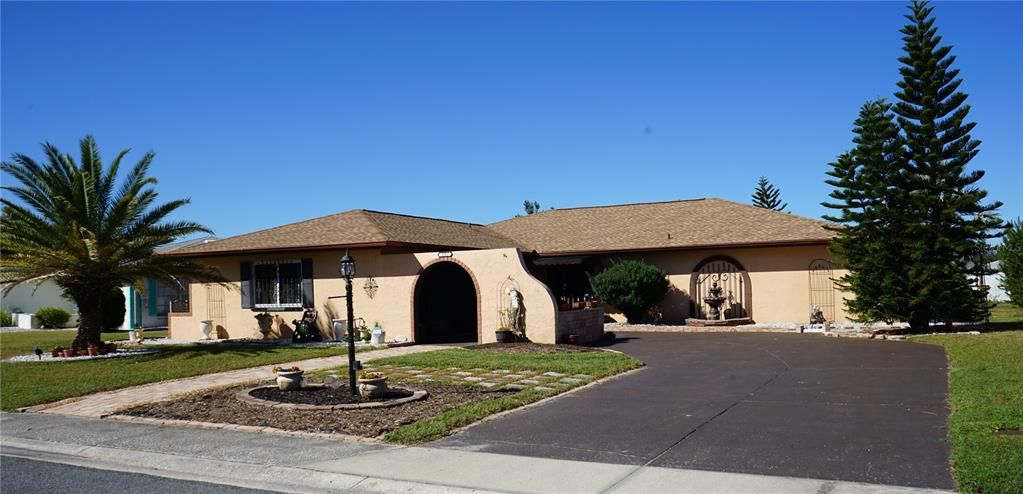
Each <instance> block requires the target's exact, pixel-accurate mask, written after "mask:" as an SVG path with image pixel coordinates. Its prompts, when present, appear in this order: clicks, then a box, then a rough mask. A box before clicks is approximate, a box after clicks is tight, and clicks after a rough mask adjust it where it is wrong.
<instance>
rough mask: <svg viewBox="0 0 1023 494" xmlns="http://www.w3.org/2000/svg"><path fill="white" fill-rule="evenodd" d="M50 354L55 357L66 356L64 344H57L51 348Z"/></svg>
mask: <svg viewBox="0 0 1023 494" xmlns="http://www.w3.org/2000/svg"><path fill="white" fill-rule="evenodd" d="M50 356H51V357H53V358H57V357H63V356H64V347H62V346H55V347H53V350H50Z"/></svg>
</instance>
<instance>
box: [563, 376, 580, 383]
mask: <svg viewBox="0 0 1023 494" xmlns="http://www.w3.org/2000/svg"><path fill="white" fill-rule="evenodd" d="M561 382H563V383H565V384H579V383H581V382H583V380H582V379H576V378H574V377H563V378H561Z"/></svg>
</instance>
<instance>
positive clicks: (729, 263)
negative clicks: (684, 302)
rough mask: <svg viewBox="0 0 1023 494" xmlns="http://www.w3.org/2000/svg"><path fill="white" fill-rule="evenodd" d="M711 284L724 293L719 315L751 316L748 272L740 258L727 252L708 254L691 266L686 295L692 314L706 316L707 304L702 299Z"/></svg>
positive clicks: (708, 309)
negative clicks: (715, 254)
mask: <svg viewBox="0 0 1023 494" xmlns="http://www.w3.org/2000/svg"><path fill="white" fill-rule="evenodd" d="M714 285H717V286H718V288H720V289H721V295H722V296H723V297H725V303H724V304H723V305H722V306H721V316H720V317H721V318H722V319H724V320H729V319H752V318H753V287H752V285H751V283H750V278H749V273H748V272H746V268H744V267H743V266H742V264H739V261H736V260H735V259H733V258H731V257H728V256H711V257H708V258H706V259H704V260H702V261H700V263H699V264H697V265H696V267H695V268H693V273H692V275H690V277H689V297H690V300H691V304H692V314H693V316H694V317H696V318H699V319H706V318H707V317H708V315H709V314H710V312H711V310H710V307H709V306H708V305H707V303H706V302H705V301H704V300H705V298H706V297H707V296H708V295H710V289H711V288H712V287H713V286H714Z"/></svg>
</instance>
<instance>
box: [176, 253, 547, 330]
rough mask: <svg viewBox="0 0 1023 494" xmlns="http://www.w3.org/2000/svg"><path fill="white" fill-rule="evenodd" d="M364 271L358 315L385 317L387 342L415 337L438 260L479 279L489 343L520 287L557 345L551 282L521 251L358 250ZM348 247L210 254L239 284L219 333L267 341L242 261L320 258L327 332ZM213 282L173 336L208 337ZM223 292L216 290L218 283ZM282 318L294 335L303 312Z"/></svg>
mask: <svg viewBox="0 0 1023 494" xmlns="http://www.w3.org/2000/svg"><path fill="white" fill-rule="evenodd" d="M351 254H352V257H354V258H355V259H356V263H357V269H358V273H357V276H356V278H355V279H354V280H353V283H352V288H353V296H352V302H353V304H354V307H355V317H356V318H360V317H361V318H363V319H365V321H366V324H367V325H368V326H370V327H372V326H373V324H374V322H379V323H380V325H381V326H382V327H383V329H384V330H385V331H386V332H387V335H386V336H387V339H388V340H389V341H390V340H393V339H394V337H396V336H399V335H400V336H404V337H405V338H407V339H409V340H412V339H413V337H414V335H413V330H412V324H413V312H412V298H413V290H414V283H415V281H416V279H417V277H418V276H419V273H420V272H421V271H422V269H424V268H425V267H427V266H429V265H430V264H431V263H434V262H457V263H458V264H460V265H462V266H463V267H464V268H465V269H466V270H467V271H468V272H469V273H470V274H471V275H472V277H473V279H474V281H475V283H476V285H477V289H478V291H479V297H478V298H479V300H478V304H479V320H480V332H481V341H483V342H492V341H495V335H494V330H495V329H496V328H497V325H498V318H499V316H498V311H499V310H500V309H501V308H502V307H506V306H507V301H506V297H507V295H506V294H504V293H503V292H504V291H505V290H506V289H507V288H508V287H509V286H512V285H514V286H515V287H516V289H517V290H518V291H519V292H520V293H521V294H522V303H523V306H524V307H525V318H526V321H525V325H526V334H527V336H528V337H529V338H530V339H532V340H533V341H536V342H541V343H554V338H555V325H556V324H557V323H556V321H557V317H556V316H557V314H556V311H557V306H556V305H555V303H554V298H553V296H552V295H551V293H550V291H549V290H548V289H547V287H546V285H544V284H543V283H540V282H539V281H537V280H536V279H535V278H533V277H532V275H530V274H529V273H528V272H527V271H526V269H525V267H524V265H523V263H522V257H521V255H520V254H519V252H518V251H517V250H516V249H489V250H470V251H455V252H452V256H451V257H450V258H440V257H439V254H438V253H437V252H423V253H414V254H413V253H400V254H384V253H382V252H381V251H379V250H369V249H362V250H353V251H352V252H351ZM342 255H344V252H343V251H318V252H293V253H286V254H266V255H251V256H230V257H220V258H202V259H199V260H200V261H202V262H205V263H208V264H210V265H213V266H216V267H218V268H219V269H220V270H221V272H222V273H223V274H224V276H226V277H227V278H228V279H229V280H231V283H229V286H230V289H229V290H226V291H225V292H224V317H223V319H222V320H220V321H217V325H218V326H220V328H219V336H221V337H229V338H260V337H261V336H262V335H261V334H260V333H259V326H258V324H257V323H256V319H255V318H254V316H255V315H256V314H258V313H260V311H258V310H253V309H243V308H242V307H241V292H240V281H239V280H240V274H239V270H240V266H241V262H243V261H269V260H284V259H303V258H310V259H312V260H313V296H314V303H315V306H316V309H317V310H318V311H319V321H320V327H321V330H323V331H325V332H326V334H330V319H332V318H344V317H345V300H344V299H343V298H338V299H333V300H331V299H329V298H328V297H332V296H339V295H343V294H344V280H343V279H342V278H341V277H340V275H339V274H338V272H337V266H338V260H339V259H340V258H341V256H342ZM369 276H373V278H374V280H375V281H376V284H377V291H376V294H375V295H374V297H372V298H370V296H369V295H368V294H367V292H366V290H365V284H366V281H367V279H368V277H369ZM210 287H212V286H211V285H204V284H198V283H196V284H192V285H191V313H190V314H188V315H179V314H172V315H171V317H170V318H169V320H170V323H169V325H170V329H171V337H172V338H183V339H196V338H199V337H200V336H201V333H200V331H199V321H202V320H205V319H209V318H210V317H209V316H210V313H211V312H210V310H209V309H210V304H209V303H208V297H207V290H208V289H209V288H210ZM213 289H214V290H216V288H213ZM271 314H273V315H274V316H275V331H274V336H280V335H281V334H283V335H284V336H288V335H289V333H290V330H291V327H292V324H291V321H292V320H293V319H298V318H299V317H301V312H300V311H280V312H271Z"/></svg>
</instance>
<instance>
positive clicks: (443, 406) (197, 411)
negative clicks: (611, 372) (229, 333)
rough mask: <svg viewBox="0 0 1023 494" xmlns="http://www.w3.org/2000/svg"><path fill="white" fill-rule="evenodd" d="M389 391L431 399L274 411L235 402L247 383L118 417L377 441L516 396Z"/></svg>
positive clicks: (460, 389)
mask: <svg viewBox="0 0 1023 494" xmlns="http://www.w3.org/2000/svg"><path fill="white" fill-rule="evenodd" d="M328 384H331V383H328ZM335 384H336V383H335ZM392 385H393V386H395V387H398V388H401V389H415V390H420V389H422V390H425V391H427V392H428V393H430V395H429V397H427V398H426V399H425V400H419V401H413V402H410V403H406V404H403V405H398V406H394V407H389V408H364V409H357V410H294V409H278V408H277V407H265V406H259V405H253V404H248V403H243V402H242V401H240V400H238V398H236V397H235V393H237V392H238V391H239V390H241V389H247V388H250V387H252V386H253V383H248V384H245V385H243V386H235V387H231V388H223V389H219V390H214V391H206V392H199V393H193V394H190V395H185V396H182V397H180V398H178V399H175V400H171V401H161V402H156V403H150V404H146V405H142V406H138V407H134V408H130V409H128V410H123V411H121V412H120V413H121V414H122V415H132V416H137V417H151V418H159V419H173V420H194V421H199V422H215V423H228V424H239V425H251V426H258V427H274V428H278V429H284V430H289V431H305V432H326V433H335V434H349V435H353V436H362V437H378V436H380V435H382V434H384V433H386V432H388V431H390V430H393V429H396V428H398V427H401V426H403V425H406V424H410V423H412V422H415V421H417V420H420V419H423V418H426V417H431V416H434V415H437V414H439V413H441V412H444V411H446V410H450V409H452V408H455V407H458V406H461V405H465V404H468V403H475V402H478V401H484V400H491V399H496V398H499V397H501V396H506V395H508V394H510V393H514V391H506V390H484V389H480V388H474V387H469V386H456V385H442V384H426V383H415V384H402V383H393V384H392ZM338 389H340V390H343V389H347V388H343V387H339V388H338Z"/></svg>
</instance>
